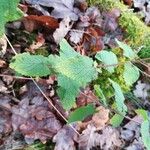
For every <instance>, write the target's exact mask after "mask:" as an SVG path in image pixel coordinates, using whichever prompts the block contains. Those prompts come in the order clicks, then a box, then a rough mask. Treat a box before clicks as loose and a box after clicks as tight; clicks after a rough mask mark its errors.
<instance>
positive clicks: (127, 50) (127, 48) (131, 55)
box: [116, 39, 137, 59]
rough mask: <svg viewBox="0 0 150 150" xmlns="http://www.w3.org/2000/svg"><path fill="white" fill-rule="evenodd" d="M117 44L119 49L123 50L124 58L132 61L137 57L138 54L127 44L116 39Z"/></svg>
mask: <svg viewBox="0 0 150 150" xmlns="http://www.w3.org/2000/svg"><path fill="white" fill-rule="evenodd" d="M116 42H117V44H118V45H119V47H120V48H121V49H123V54H124V56H126V57H128V58H130V59H134V58H136V57H137V55H136V53H135V52H134V51H133V50H132V49H131V47H130V46H128V45H127V44H125V43H123V42H120V41H118V40H117V39H116Z"/></svg>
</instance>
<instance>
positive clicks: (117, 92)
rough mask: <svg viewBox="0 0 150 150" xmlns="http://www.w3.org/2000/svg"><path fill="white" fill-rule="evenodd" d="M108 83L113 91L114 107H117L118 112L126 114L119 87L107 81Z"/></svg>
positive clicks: (111, 81)
mask: <svg viewBox="0 0 150 150" xmlns="http://www.w3.org/2000/svg"><path fill="white" fill-rule="evenodd" d="M109 81H110V83H111V84H112V86H113V88H114V90H115V101H116V106H117V109H118V111H119V112H126V111H127V106H126V105H125V104H124V101H125V98H124V95H123V93H122V90H121V87H120V85H119V84H118V83H116V82H114V81H113V80H111V79H109Z"/></svg>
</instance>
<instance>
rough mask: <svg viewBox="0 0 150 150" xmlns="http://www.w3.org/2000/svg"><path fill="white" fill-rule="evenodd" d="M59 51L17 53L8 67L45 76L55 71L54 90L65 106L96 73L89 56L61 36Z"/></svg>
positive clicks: (69, 105) (65, 106)
mask: <svg viewBox="0 0 150 150" xmlns="http://www.w3.org/2000/svg"><path fill="white" fill-rule="evenodd" d="M60 49H61V50H60V55H59V56H58V55H50V56H49V57H48V58H47V57H44V56H41V55H30V54H29V53H23V54H19V55H17V56H15V57H14V60H15V61H13V62H12V63H11V64H10V67H11V68H12V69H14V70H15V71H17V72H18V73H20V74H22V75H26V76H46V75H49V74H52V73H53V74H55V75H56V76H57V78H58V86H59V89H58V90H57V92H58V95H59V97H60V98H61V100H62V104H63V106H64V108H65V109H70V108H71V107H72V106H73V104H74V102H75V98H76V96H77V95H78V93H79V90H80V88H81V87H85V86H86V84H87V83H89V82H91V81H92V80H93V79H95V78H96V76H97V71H96V69H95V67H94V65H93V60H92V59H91V58H89V57H87V56H82V55H80V54H79V53H77V52H75V51H74V49H73V48H72V47H71V46H70V45H69V44H68V43H67V41H66V40H63V41H62V42H61V43H60Z"/></svg>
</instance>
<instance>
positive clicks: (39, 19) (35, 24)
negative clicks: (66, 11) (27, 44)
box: [23, 15, 59, 32]
mask: <svg viewBox="0 0 150 150" xmlns="http://www.w3.org/2000/svg"><path fill="white" fill-rule="evenodd" d="M23 23H24V26H25V29H26V30H27V31H29V32H32V31H33V30H35V29H37V28H40V26H44V27H47V28H49V29H56V28H58V27H59V23H58V20H57V19H55V18H53V17H51V16H37V15H29V16H26V17H25V18H24V19H23Z"/></svg>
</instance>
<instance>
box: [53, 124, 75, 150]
mask: <svg viewBox="0 0 150 150" xmlns="http://www.w3.org/2000/svg"><path fill="white" fill-rule="evenodd" d="M76 140H77V134H76V133H75V132H74V130H73V129H72V128H70V126H64V127H63V128H62V129H61V130H59V131H58V133H57V134H56V135H55V136H54V137H53V142H55V143H56V145H55V149H54V150H76V147H75V141H76Z"/></svg>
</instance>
